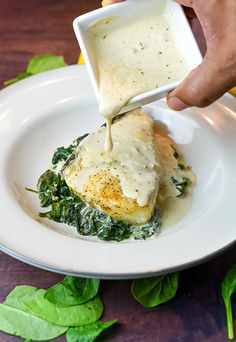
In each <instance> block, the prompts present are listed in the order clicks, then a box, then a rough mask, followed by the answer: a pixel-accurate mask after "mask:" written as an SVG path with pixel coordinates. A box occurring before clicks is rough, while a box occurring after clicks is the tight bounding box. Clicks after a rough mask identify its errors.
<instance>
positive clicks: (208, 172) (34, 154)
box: [0, 66, 236, 278]
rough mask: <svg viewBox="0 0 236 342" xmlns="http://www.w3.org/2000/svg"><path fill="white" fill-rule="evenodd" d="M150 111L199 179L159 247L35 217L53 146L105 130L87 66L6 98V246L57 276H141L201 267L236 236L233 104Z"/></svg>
mask: <svg viewBox="0 0 236 342" xmlns="http://www.w3.org/2000/svg"><path fill="white" fill-rule="evenodd" d="M145 110H147V111H148V112H151V114H152V115H153V116H154V117H155V118H156V119H158V120H160V121H161V122H162V123H164V124H165V125H166V127H167V128H168V130H169V132H170V133H169V134H170V135H171V136H172V137H173V138H174V140H175V141H176V142H177V143H178V144H179V145H180V148H181V150H182V151H183V153H184V155H185V157H186V159H187V161H188V162H189V163H190V164H191V165H192V166H193V169H194V171H195V172H196V174H197V185H196V188H195V191H194V198H193V204H192V207H191V209H190V211H189V212H188V213H187V215H186V216H185V217H184V218H183V219H182V220H181V221H180V222H179V223H178V224H176V225H174V226H173V227H171V228H170V229H168V230H166V231H162V233H161V235H160V236H159V237H158V238H156V239H153V240H147V241H137V242H133V241H130V242H121V243H107V242H102V241H94V240H93V239H92V238H89V237H87V238H86V237H80V236H79V235H78V234H77V233H76V230H75V228H73V227H69V226H66V225H63V224H56V223H54V222H52V221H49V220H45V219H41V220H39V217H38V212H39V211H40V210H41V209H40V207H39V202H38V199H37V195H35V194H33V193H31V192H27V191H26V190H25V186H27V187H30V188H35V187H36V183H37V179H38V177H39V175H40V174H41V173H42V172H44V171H45V170H46V169H47V167H48V163H49V161H50V159H51V157H52V154H53V152H54V150H55V149H56V147H58V146H62V145H67V144H70V142H71V141H72V140H73V139H75V138H76V137H78V136H80V135H82V134H83V133H85V132H91V131H93V130H96V129H97V128H98V127H99V125H101V124H102V123H103V121H102V119H101V118H100V116H99V114H98V112H97V102H96V97H95V95H94V93H93V90H92V87H91V83H90V80H89V77H88V75H87V72H86V69H85V67H84V66H70V67H66V68H62V69H58V70H54V71H50V72H46V73H42V74H40V75H37V76H33V77H31V78H28V79H26V80H23V81H21V82H19V83H17V84H15V85H13V86H10V87H9V88H6V89H5V90H3V91H1V92H0V146H1V153H0V194H1V197H0V220H1V224H0V248H1V249H2V250H3V251H4V252H6V253H8V254H10V255H12V256H14V257H16V258H18V259H20V260H23V261H25V262H27V263H30V264H32V265H35V266H38V267H41V268H44V269H48V270H51V271H55V272H61V273H67V274H75V275H82V276H97V277H100V278H135V277H144V276H150V275H155V274H159V273H166V272H171V271H173V270H177V269H182V268H186V267H189V266H191V265H194V264H196V263H199V262H202V261H203V260H205V259H207V258H209V257H210V256H212V255H215V254H216V253H219V252H220V251H222V250H224V249H225V248H226V247H228V246H230V245H231V244H232V243H233V242H235V239H236V229H235V222H236V219H235V193H236V155H235V146H236V100H235V99H231V98H230V97H229V98H227V97H224V98H223V99H222V100H221V101H220V102H218V103H216V104H214V105H213V106H211V107H209V108H207V109H204V110H203V109H201V110H200V109H189V110H187V111H185V112H183V113H176V112H174V111H171V110H170V109H168V107H167V106H166V104H165V102H164V101H160V102H157V103H154V104H152V105H149V106H146V107H145Z"/></svg>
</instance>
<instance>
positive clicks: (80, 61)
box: [78, 53, 84, 64]
mask: <svg viewBox="0 0 236 342" xmlns="http://www.w3.org/2000/svg"><path fill="white" fill-rule="evenodd" d="M78 64H84V57H83V55H82V53H80V54H79V59H78Z"/></svg>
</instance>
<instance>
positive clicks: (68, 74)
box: [0, 65, 235, 279]
mask: <svg viewBox="0 0 236 342" xmlns="http://www.w3.org/2000/svg"><path fill="white" fill-rule="evenodd" d="M77 70H78V73H77ZM82 70H83V71H82ZM74 71H76V72H74ZM82 73H84V74H86V71H85V66H82V65H81V66H78V65H74V66H69V67H64V68H60V69H56V70H52V71H48V72H44V73H42V74H39V75H36V76H32V77H30V78H29V79H25V80H23V81H21V82H19V83H18V84H14V85H12V86H11V87H7V88H6V89H3V90H1V92H0V101H1V99H2V98H4V96H7V97H8V96H9V95H10V94H11V93H14V92H17V91H18V90H19V89H24V88H25V87H26V88H27V87H30V85H32V84H35V83H36V84H37V83H39V84H40V82H43V81H45V80H47V79H52V78H53V77H54V78H58V77H59V78H60V79H62V80H66V79H68V78H69V79H70V78H72V74H74V75H73V77H74V78H80V77H83V76H81V74H82ZM229 96H230V95H229ZM230 98H231V96H230ZM0 108H1V103H0ZM0 114H1V113H0ZM234 244H235V241H231V242H230V243H228V244H227V245H225V246H223V247H222V248H220V249H217V250H216V251H214V252H213V253H211V254H208V255H206V256H205V257H200V258H199V259H196V260H193V261H189V262H187V263H185V264H181V265H179V266H173V267H169V268H166V269H165V270H162V269H160V267H159V270H158V269H157V270H156V271H146V272H139V273H138V274H137V272H134V273H130V272H129V273H119V272H118V273H110V272H109V273H106V272H105V273H94V272H91V271H88V272H87V273H86V272H80V271H77V272H75V271H71V270H67V269H61V268H60V266H57V267H55V266H53V265H50V264H46V263H42V262H41V261H39V260H38V261H37V260H35V259H31V258H30V257H29V256H26V255H23V254H21V253H18V252H17V251H14V250H12V249H9V248H8V247H7V246H5V245H4V244H2V243H1V242H0V250H2V251H3V252H4V253H6V254H8V255H10V256H12V257H15V258H16V259H18V260H21V261H23V262H26V263H28V264H30V265H32V266H36V267H39V268H42V269H46V270H48V271H52V272H57V273H62V274H72V275H77V276H82V277H91V276H93V277H99V278H102V279H134V278H143V277H148V276H154V275H158V274H164V273H169V272H172V271H176V270H180V269H186V268H189V267H192V266H194V265H197V264H200V263H202V262H205V261H207V260H209V259H211V258H213V257H214V256H216V255H219V254H221V253H223V252H224V251H225V250H227V249H228V248H230V247H232V246H233V245H234ZM157 268H158V265H157Z"/></svg>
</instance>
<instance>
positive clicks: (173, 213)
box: [155, 123, 196, 228]
mask: <svg viewBox="0 0 236 342" xmlns="http://www.w3.org/2000/svg"><path fill="white" fill-rule="evenodd" d="M155 132H156V140H157V142H158V146H159V151H160V156H161V159H160V162H161V170H162V174H161V177H160V187H159V192H158V196H157V203H156V205H157V207H158V208H159V209H160V210H161V216H162V227H163V228H166V227H171V226H172V225H174V224H175V223H176V222H178V221H179V220H180V219H181V218H182V217H183V216H184V215H185V214H186V212H187V211H188V209H189V208H190V206H191V203H192V193H193V187H194V185H195V183H196V177H195V175H194V173H193V172H192V170H191V167H190V166H188V165H187V164H186V162H185V160H184V158H183V156H182V154H181V152H180V151H179V149H178V147H177V146H176V144H175V142H174V141H173V140H172V139H171V138H170V137H168V135H167V134H168V131H166V130H163V129H162V127H161V126H160V123H159V124H156V127H155ZM183 177H185V178H187V179H188V180H189V184H188V186H187V188H186V191H185V192H184V194H183V195H182V196H180V197H178V195H179V193H178V191H177V190H176V187H175V186H174V184H173V182H172V179H173V178H175V179H177V180H181V179H183Z"/></svg>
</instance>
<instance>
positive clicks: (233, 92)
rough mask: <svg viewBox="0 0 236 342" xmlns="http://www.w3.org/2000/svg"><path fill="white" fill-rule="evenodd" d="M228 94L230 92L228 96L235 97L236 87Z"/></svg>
mask: <svg viewBox="0 0 236 342" xmlns="http://www.w3.org/2000/svg"><path fill="white" fill-rule="evenodd" d="M229 92H230V94H232V95H234V96H236V87H234V88H233V89H231V90H230V91H229Z"/></svg>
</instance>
